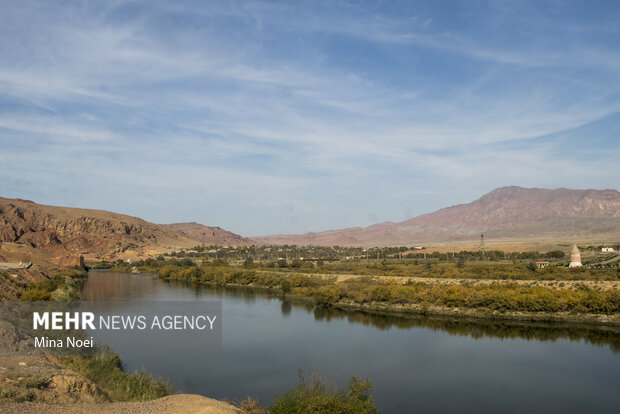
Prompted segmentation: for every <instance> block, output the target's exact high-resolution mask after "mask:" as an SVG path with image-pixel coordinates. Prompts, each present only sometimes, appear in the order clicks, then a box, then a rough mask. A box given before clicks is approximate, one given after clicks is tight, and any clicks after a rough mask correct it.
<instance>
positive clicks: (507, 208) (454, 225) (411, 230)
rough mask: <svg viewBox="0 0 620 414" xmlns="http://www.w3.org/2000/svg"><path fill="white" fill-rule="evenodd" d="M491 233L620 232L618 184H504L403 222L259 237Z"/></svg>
mask: <svg viewBox="0 0 620 414" xmlns="http://www.w3.org/2000/svg"><path fill="white" fill-rule="evenodd" d="M481 234H484V235H485V237H486V238H487V239H526V240H532V239H551V238H556V239H574V238H578V239H583V238H589V237H595V238H606V237H615V238H620V193H619V192H618V191H616V190H569V189H565V188H560V189H555V190H548V189H540V188H522V187H514V186H513V187H501V188H497V189H495V190H493V191H491V192H490V193H488V194H486V195H484V196H482V197H481V198H479V199H477V200H475V201H473V202H471V203H468V204H459V205H456V206H452V207H447V208H443V209H441V210H438V211H435V212H434V213H429V214H424V215H421V216H417V217H414V218H412V219H409V220H406V221H403V222H400V223H393V222H385V223H379V224H374V225H371V226H369V227H354V228H348V229H341V230H331V231H324V232H319V233H306V234H300V235H274V236H263V237H254V238H253V240H254V241H256V242H257V243H258V244H296V245H309V244H311V245H341V246H346V245H348V246H365V245H367V246H370V245H411V244H417V243H421V242H446V241H464V240H475V239H477V238H479V237H480V235H481Z"/></svg>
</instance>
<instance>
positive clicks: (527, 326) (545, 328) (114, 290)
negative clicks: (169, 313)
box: [82, 271, 620, 353]
mask: <svg viewBox="0 0 620 414" xmlns="http://www.w3.org/2000/svg"><path fill="white" fill-rule="evenodd" d="M90 278H94V279H96V280H95V281H94V282H95V283H87V284H86V285H85V288H84V289H83V292H82V299H83V300H94V301H104V300H105V301H110V300H126V299H133V300H153V299H156V298H160V299H163V300H170V299H171V298H170V288H169V286H175V287H179V288H182V289H180V290H179V291H178V292H181V291H183V292H192V293H193V294H192V295H191V296H192V297H191V298H192V299H199V298H205V299H218V300H223V299H225V298H231V299H241V300H242V301H243V303H244V304H246V305H253V304H255V303H256V301H257V298H269V299H271V300H275V301H280V302H281V304H280V311H281V313H282V315H283V316H284V317H285V318H288V317H290V316H291V313H292V312H293V310H300V311H303V312H306V313H309V314H312V315H313V316H314V319H315V320H317V321H324V322H330V321H334V320H346V321H347V322H348V323H352V324H362V325H364V326H370V327H373V328H377V329H380V330H382V331H387V330H390V329H413V328H425V329H430V330H433V331H443V332H447V333H449V334H451V335H458V336H468V337H471V338H474V339H482V338H500V339H516V338H522V339H526V340H530V341H531V340H537V341H556V340H559V339H568V340H570V341H582V340H583V341H585V342H587V343H590V344H593V345H598V346H606V345H607V346H609V348H610V349H611V350H612V351H613V352H614V353H619V352H620V329H619V328H618V327H612V326H589V325H579V324H568V323H544V322H521V321H496V320H495V321H493V320H483V319H475V320H474V319H465V318H451V317H435V316H433V317H428V316H418V315H409V316H407V317H402V316H392V315H379V314H371V313H368V312H364V311H355V310H346V311H345V310H339V309H333V308H318V307H315V306H313V305H312V304H309V303H306V302H302V303H299V302H291V301H289V300H282V299H281V298H280V297H279V296H278V295H276V294H275V293H272V292H270V290H268V289H260V288H256V289H253V288H238V287H216V286H203V285H193V284H187V283H183V282H178V281H171V282H166V283H162V281H160V280H159V279H158V278H157V277H156V276H154V275H140V276H135V275H129V274H126V273H111V272H105V271H91V273H90ZM214 296H215V297H214ZM172 299H174V300H179V299H180V297H176V296H175V297H174V298H172Z"/></svg>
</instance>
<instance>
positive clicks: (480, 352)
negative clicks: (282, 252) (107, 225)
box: [82, 271, 620, 413]
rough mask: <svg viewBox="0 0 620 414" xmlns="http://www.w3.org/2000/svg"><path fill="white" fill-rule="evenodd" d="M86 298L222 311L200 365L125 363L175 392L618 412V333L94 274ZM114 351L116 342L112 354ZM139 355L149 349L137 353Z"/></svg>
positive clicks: (136, 359) (436, 407)
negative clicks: (313, 378) (334, 390)
mask: <svg viewBox="0 0 620 414" xmlns="http://www.w3.org/2000/svg"><path fill="white" fill-rule="evenodd" d="M82 298H83V300H99V301H101V300H106V301H107V300H115V299H125V300H127V299H129V300H132V301H136V302H137V303H140V302H144V304H145V306H151V305H150V303H151V302H152V301H164V300H165V301H181V300H205V301H213V300H217V301H221V302H222V330H223V347H222V348H223V349H222V352H221V353H219V354H215V355H214V354H207V353H206V354H205V355H204V356H203V357H198V358H197V357H195V356H192V357H188V356H184V346H185V345H184V344H183V343H178V341H170V344H169V345H167V346H169V349H170V353H169V355H167V356H165V357H159V358H152V357H149V356H148V355H140V353H134V352H132V353H129V354H127V355H123V353H122V352H121V357H122V358H123V361H124V362H125V364H126V368H127V369H128V370H131V371H133V370H136V369H142V368H143V369H145V370H146V371H148V372H150V373H152V374H154V375H156V376H161V377H162V378H167V379H169V381H170V383H171V384H172V385H173V386H174V389H175V391H176V392H184V393H195V394H202V395H205V396H208V397H212V398H217V399H222V398H227V399H231V400H236V399H241V398H244V397H245V396H246V395H247V394H252V395H253V396H254V397H256V398H257V399H259V400H260V401H261V402H263V403H264V404H270V403H271V402H272V401H273V399H274V397H275V396H276V395H277V394H280V393H282V392H284V391H286V390H288V389H290V388H292V387H293V386H294V385H295V384H296V383H297V381H298V370H302V371H303V372H304V373H305V375H306V376H309V375H310V373H311V372H316V373H320V374H321V375H323V376H326V377H327V378H329V380H330V381H331V382H332V383H333V384H334V385H337V386H339V387H344V386H346V384H347V383H348V380H349V378H350V377H351V376H357V377H362V378H369V379H370V380H371V382H372V384H373V387H374V390H373V393H372V394H373V398H374V399H375V400H376V402H377V405H378V407H379V408H380V410H381V412H383V413H409V412H412V413H413V412H418V413H435V412H437V413H446V412H476V413H496V412H503V413H509V412H528V413H532V412H545V413H553V412H557V413H569V412H575V413H583V412H615V411H616V410H617V409H618V407H620V334H619V333H618V331H617V330H616V331H613V330H601V329H592V328H587V327H581V326H570V325H546V324H527V323H505V322H480V321H478V322H472V321H463V320H455V319H443V318H426V317H419V318H411V319H405V318H396V317H388V316H373V315H368V314H365V313H362V312H342V311H334V310H321V309H313V308H312V307H311V306H308V305H303V304H292V303H289V302H284V301H282V300H281V299H280V298H277V297H274V296H272V295H269V294H267V293H264V292H261V291H252V290H248V289H241V288H239V289H232V288H215V287H206V286H192V285H186V284H180V283H168V282H163V281H161V280H159V279H157V278H156V277H155V276H150V275H132V274H123V273H111V272H106V271H91V272H90V274H89V278H88V280H87V282H86V283H85V285H84V287H83V292H82ZM109 345H110V346H111V347H112V348H114V343H113V342H112V343H110V344H109ZM136 346H144V345H140V344H137V345H136Z"/></svg>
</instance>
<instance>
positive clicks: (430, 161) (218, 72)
mask: <svg viewBox="0 0 620 414" xmlns="http://www.w3.org/2000/svg"><path fill="white" fill-rule="evenodd" d="M557 7H559V6H557ZM557 7H556V6H553V5H552V4H549V5H546V6H545V7H542V6H539V4H538V2H534V3H531V4H520V5H517V4H513V3H510V2H491V3H490V4H489V7H486V8H485V7H480V6H478V5H477V3H476V4H474V3H471V4H469V3H467V4H465V3H460V2H455V3H453V4H451V5H449V6H440V5H439V4H438V3H436V2H428V3H416V4H415V5H413V4H409V3H403V4H397V3H394V4H389V5H384V6H383V7H379V6H377V7H375V6H372V5H370V4H369V3H367V2H360V3H357V2H350V3H343V2H318V3H317V2H295V3H290V2H260V1H256V2H245V1H239V2H213V3H205V2H197V3H179V2H168V1H158V2H125V1H113V2H105V3H99V4H95V3H85V4H83V5H82V6H80V7H78V6H76V5H75V4H72V3H64V2H38V1H29V2H20V4H19V6H17V5H14V6H10V5H7V6H6V7H5V8H4V9H5V10H3V14H2V15H1V16H0V148H1V149H0V174H1V176H2V178H3V179H2V181H1V182H0V193H2V195H6V196H20V197H27V198H33V199H36V200H37V201H40V202H46V203H50V204H65V205H84V206H86V207H98V208H108V209H112V210H117V211H121V212H126V213H130V214H134V215H138V216H142V217H145V218H147V219H151V220H154V221H157V222H169V221H176V220H197V221H201V222H205V223H210V224H217V225H221V226H224V227H227V228H230V229H232V230H235V231H237V232H240V233H243V234H246V235H251V234H264V233H273V232H287V231H295V232H297V231H307V230H320V229H324V228H329V227H343V226H348V225H357V224H370V221H374V220H401V219H405V218H406V217H405V216H406V215H407V214H411V215H414V214H419V213H423V212H427V211H431V210H433V209H435V208H439V207H443V206H445V205H449V204H454V203H456V202H465V201H470V200H471V199H473V198H475V197H477V196H479V195H481V194H482V193H483V192H485V191H488V190H490V189H492V188H494V187H495V186H499V185H508V184H521V185H531V186H548V187H557V186H566V187H577V186H578V187H595V188H601V187H613V186H614V185H616V180H615V178H614V177H617V174H618V172H619V171H618V166H617V165H616V163H615V162H614V161H613V159H614V158H617V155H618V149H619V148H618V144H617V140H616V135H614V134H615V132H614V131H617V125H618V123H619V122H620V121H619V120H618V117H617V116H615V115H614V114H616V113H618V112H620V90H619V89H620V86H618V85H620V71H618V68H620V53H619V52H618V51H617V47H615V45H617V44H618V40H620V39H618V37H620V30H619V28H618V24H617V22H618V21H620V19H619V17H620V16H618V14H619V13H618V11H617V10H614V9H613V8H609V10H604V6H601V7H600V10H599V9H595V10H592V7H591V6H590V10H589V14H588V15H585V14H583V13H580V11H579V9H578V7H580V6H579V5H574V6H571V7H572V9H571V8H569V9H568V11H567V8H566V7H562V9H561V10H560V9H558V8H557ZM549 8H551V9H556V10H555V11H556V13H555V14H554V15H553V17H552V16H551V15H550V12H549V10H550V9H549ZM594 20H596V22H595V21H594ZM595 23H596V24H595ZM584 125H591V127H589V128H586V129H584V128H583V126H584ZM614 128H615V129H614ZM592 134H596V137H597V143H599V144H600V143H603V145H601V146H593V147H588V148H587V151H579V150H576V151H566V146H567V145H574V143H575V142H579V140H582V141H583V143H584V147H586V146H587V144H585V143H587V142H588V140H589V139H592ZM24 166H28V167H27V168H25V167H24ZM593 166H595V167H593ZM76 188H78V189H79V190H75V189H76ZM421 194H423V195H424V196H421ZM247 211H252V212H253V214H252V215H249V214H247Z"/></svg>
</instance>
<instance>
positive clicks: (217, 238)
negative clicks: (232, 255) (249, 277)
mask: <svg viewBox="0 0 620 414" xmlns="http://www.w3.org/2000/svg"><path fill="white" fill-rule="evenodd" d="M164 226H165V227H167V228H169V229H171V230H174V231H176V232H179V233H181V234H183V235H185V236H187V237H189V238H191V239H193V240H197V241H199V242H201V243H204V244H217V245H228V246H251V245H253V244H255V243H254V241H252V240H250V239H246V238H245V237H241V236H239V235H238V234H235V233H232V232H230V231H227V230H224V229H222V228H220V227H210V226H205V225H203V224H200V223H194V222H192V223H173V224H164Z"/></svg>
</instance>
